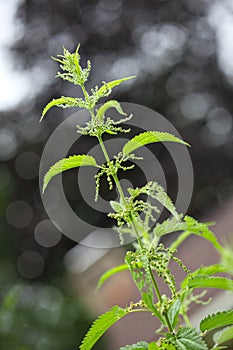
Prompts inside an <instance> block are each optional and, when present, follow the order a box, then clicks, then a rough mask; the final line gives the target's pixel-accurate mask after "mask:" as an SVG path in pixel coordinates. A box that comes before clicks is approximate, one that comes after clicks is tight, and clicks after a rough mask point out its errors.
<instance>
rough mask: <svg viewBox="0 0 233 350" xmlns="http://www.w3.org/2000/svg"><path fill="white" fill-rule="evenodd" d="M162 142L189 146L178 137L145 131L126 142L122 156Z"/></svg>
mask: <svg viewBox="0 0 233 350" xmlns="http://www.w3.org/2000/svg"><path fill="white" fill-rule="evenodd" d="M164 141H168V142H178V143H182V144H183V145H186V146H189V144H188V143H186V142H184V141H183V140H181V139H179V138H178V137H176V136H174V135H172V134H169V133H167V132H160V131H146V132H143V133H141V134H139V135H137V136H135V137H133V138H132V139H131V140H130V141H128V142H127V143H126V144H125V145H124V147H123V154H124V156H126V155H127V154H130V153H132V152H133V151H135V150H136V149H138V148H140V147H142V146H145V145H148V144H150V143H154V142H164Z"/></svg>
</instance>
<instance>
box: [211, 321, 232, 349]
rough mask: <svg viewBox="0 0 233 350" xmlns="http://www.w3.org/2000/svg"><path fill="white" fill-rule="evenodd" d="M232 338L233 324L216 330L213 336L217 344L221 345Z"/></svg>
mask: <svg viewBox="0 0 233 350" xmlns="http://www.w3.org/2000/svg"><path fill="white" fill-rule="evenodd" d="M232 323H233V322H232ZM231 339H233V326H229V327H225V328H223V329H221V330H220V331H218V332H216V333H215V334H214V336H213V340H214V342H215V345H220V344H222V343H225V342H227V341H229V340H231Z"/></svg>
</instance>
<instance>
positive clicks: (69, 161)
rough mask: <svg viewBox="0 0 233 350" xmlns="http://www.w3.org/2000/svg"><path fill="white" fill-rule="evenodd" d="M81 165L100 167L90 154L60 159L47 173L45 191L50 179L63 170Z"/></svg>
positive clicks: (44, 184)
mask: <svg viewBox="0 0 233 350" xmlns="http://www.w3.org/2000/svg"><path fill="white" fill-rule="evenodd" d="M80 166H94V167H98V165H97V164H96V161H95V158H93V157H92V156H88V155H85V154H83V155H74V156H70V157H69V158H64V159H61V160H59V161H58V162H57V163H55V164H54V165H52V166H51V168H50V169H49V171H48V172H47V173H46V174H45V177H44V182H43V193H44V191H45V189H46V187H47V185H48V183H49V182H50V180H51V179H52V178H53V177H54V176H55V175H57V174H60V173H62V172H63V171H66V170H69V169H72V168H77V167H80Z"/></svg>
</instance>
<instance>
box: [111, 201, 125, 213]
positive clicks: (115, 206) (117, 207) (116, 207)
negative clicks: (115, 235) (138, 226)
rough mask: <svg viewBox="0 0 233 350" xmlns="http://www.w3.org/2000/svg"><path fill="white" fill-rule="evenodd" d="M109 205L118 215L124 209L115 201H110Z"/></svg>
mask: <svg viewBox="0 0 233 350" xmlns="http://www.w3.org/2000/svg"><path fill="white" fill-rule="evenodd" d="M110 205H111V207H112V209H113V210H114V211H115V212H116V213H119V212H121V211H122V210H123V209H124V208H123V207H122V205H121V204H120V203H119V202H116V201H110Z"/></svg>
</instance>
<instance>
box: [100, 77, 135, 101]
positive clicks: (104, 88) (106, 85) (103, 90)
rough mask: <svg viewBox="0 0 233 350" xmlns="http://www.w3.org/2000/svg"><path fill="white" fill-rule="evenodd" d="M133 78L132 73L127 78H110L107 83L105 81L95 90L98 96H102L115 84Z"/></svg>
mask: <svg viewBox="0 0 233 350" xmlns="http://www.w3.org/2000/svg"><path fill="white" fill-rule="evenodd" d="M133 78H135V75H132V76H130V77H127V78H122V79H117V80H112V81H109V82H108V83H105V82H104V84H103V85H102V86H101V87H100V88H99V90H98V91H97V93H98V96H100V97H101V96H104V95H105V94H106V93H108V91H109V90H112V88H114V87H115V86H117V85H120V84H122V83H123V82H124V81H126V80H130V79H133Z"/></svg>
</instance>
